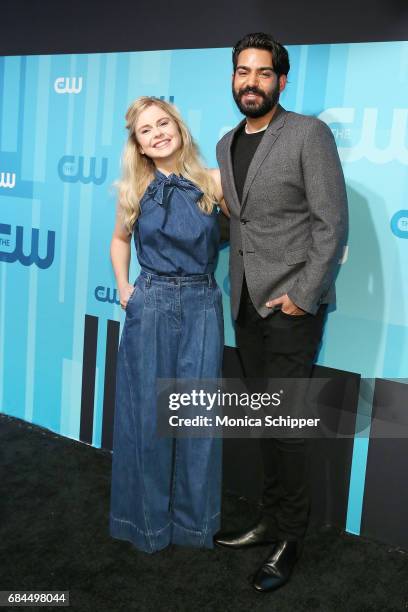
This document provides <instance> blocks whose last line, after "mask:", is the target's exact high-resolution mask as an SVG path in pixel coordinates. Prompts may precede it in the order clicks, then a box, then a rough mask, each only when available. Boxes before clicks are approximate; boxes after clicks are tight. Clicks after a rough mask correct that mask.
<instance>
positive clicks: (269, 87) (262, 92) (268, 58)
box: [232, 49, 286, 118]
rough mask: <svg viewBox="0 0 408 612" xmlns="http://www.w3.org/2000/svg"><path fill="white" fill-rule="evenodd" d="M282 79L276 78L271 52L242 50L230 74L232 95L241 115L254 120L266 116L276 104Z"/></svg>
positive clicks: (283, 80)
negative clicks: (234, 68)
mask: <svg viewBox="0 0 408 612" xmlns="http://www.w3.org/2000/svg"><path fill="white" fill-rule="evenodd" d="M285 85H286V76H285V75H281V76H280V77H279V79H278V77H277V76H276V74H275V72H274V70H273V63H272V53H271V52H270V51H267V50H266V49H244V51H241V53H240V54H239V55H238V61H237V68H236V70H235V72H234V74H233V75H232V95H233V96H234V100H235V102H236V103H237V106H238V108H239V110H240V111H241V113H242V114H243V115H245V116H246V117H251V118H256V117H262V116H263V115H266V113H268V112H269V111H270V110H272V108H273V107H274V106H276V104H277V103H278V101H279V95H280V93H281V91H283V90H284V88H285Z"/></svg>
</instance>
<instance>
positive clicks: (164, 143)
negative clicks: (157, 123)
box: [154, 140, 170, 149]
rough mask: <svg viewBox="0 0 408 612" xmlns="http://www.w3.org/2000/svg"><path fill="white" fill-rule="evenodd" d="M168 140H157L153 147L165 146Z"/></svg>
mask: <svg viewBox="0 0 408 612" xmlns="http://www.w3.org/2000/svg"><path fill="white" fill-rule="evenodd" d="M169 142H170V140H162V141H161V142H158V143H157V144H155V145H154V147H155V149H157V148H159V149H160V148H161V147H165V146H166V145H168V144H169Z"/></svg>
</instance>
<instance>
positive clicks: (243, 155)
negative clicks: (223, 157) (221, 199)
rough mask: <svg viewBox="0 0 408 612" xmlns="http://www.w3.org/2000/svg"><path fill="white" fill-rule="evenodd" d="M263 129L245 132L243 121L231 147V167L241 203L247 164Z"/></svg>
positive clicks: (261, 135)
mask: <svg viewBox="0 0 408 612" xmlns="http://www.w3.org/2000/svg"><path fill="white" fill-rule="evenodd" d="M264 134H265V130H263V131H262V132H256V133H255V134H247V133H246V132H245V123H244V125H243V126H242V128H241V129H240V130H239V131H238V132H237V133H236V134H235V137H234V140H233V143H232V148H231V157H232V169H233V172H234V179H235V187H236V190H237V195H238V199H239V201H240V203H241V204H242V192H243V190H244V184H245V179H246V176H247V174H248V168H249V164H250V163H251V161H252V158H253V156H254V155H255V151H256V150H257V148H258V145H259V143H260V142H261V140H262V137H263V135H264Z"/></svg>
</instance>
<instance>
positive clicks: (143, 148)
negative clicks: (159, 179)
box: [135, 104, 181, 163]
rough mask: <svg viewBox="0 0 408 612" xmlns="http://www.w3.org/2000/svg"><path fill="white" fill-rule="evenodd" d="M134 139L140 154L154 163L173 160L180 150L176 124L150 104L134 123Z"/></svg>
mask: <svg viewBox="0 0 408 612" xmlns="http://www.w3.org/2000/svg"><path fill="white" fill-rule="evenodd" d="M135 132H136V139H137V141H138V143H139V147H140V152H141V153H142V154H143V155H147V157H150V158H151V159H152V160H153V162H154V163H156V162H158V163H160V162H161V161H164V160H165V159H166V160H168V159H169V158H173V157H174V158H175V157H177V156H178V152H179V150H180V149H181V136H180V132H179V129H178V127H177V124H176V122H175V121H174V119H172V117H170V115H168V114H167V113H166V112H165V111H164V110H162V109H161V108H160V107H159V106H156V105H155V104H152V105H151V106H149V107H148V108H146V109H145V110H144V111H142V112H141V113H140V115H139V117H138V119H137V121H136V126H135Z"/></svg>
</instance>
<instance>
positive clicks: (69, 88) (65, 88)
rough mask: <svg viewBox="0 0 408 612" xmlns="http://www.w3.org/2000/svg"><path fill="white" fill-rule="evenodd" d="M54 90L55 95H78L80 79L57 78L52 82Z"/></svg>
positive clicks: (80, 88)
mask: <svg viewBox="0 0 408 612" xmlns="http://www.w3.org/2000/svg"><path fill="white" fill-rule="evenodd" d="M77 81H78V84H77ZM54 90H55V91H56V93H57V94H65V93H69V94H79V93H80V92H81V91H82V77H78V78H77V77H71V78H70V77H58V79H55V81H54Z"/></svg>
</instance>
